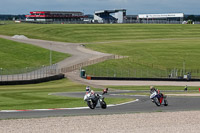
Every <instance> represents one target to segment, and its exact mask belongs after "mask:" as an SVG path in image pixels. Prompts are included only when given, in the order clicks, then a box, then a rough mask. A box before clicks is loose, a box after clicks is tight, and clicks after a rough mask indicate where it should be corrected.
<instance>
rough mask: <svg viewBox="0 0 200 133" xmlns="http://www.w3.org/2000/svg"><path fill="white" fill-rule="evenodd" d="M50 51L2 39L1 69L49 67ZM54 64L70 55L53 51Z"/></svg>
mask: <svg viewBox="0 0 200 133" xmlns="http://www.w3.org/2000/svg"><path fill="white" fill-rule="evenodd" d="M49 55H50V51H49V50H47V49H44V48H40V47H37V46H33V45H29V44H24V43H19V42H14V41H10V40H6V39H2V38H0V57H1V58H0V62H1V64H0V68H3V69H19V68H26V67H38V66H42V65H49V58H50V57H49ZM52 55H53V56H52V63H56V62H59V61H61V60H64V59H65V58H67V57H69V56H70V55H69V54H64V53H59V52H55V51H52Z"/></svg>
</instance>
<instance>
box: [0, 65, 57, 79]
mask: <svg viewBox="0 0 200 133" xmlns="http://www.w3.org/2000/svg"><path fill="white" fill-rule="evenodd" d="M57 74H59V71H58V69H57V65H56V64H55V65H52V66H41V67H34V68H33V67H27V68H23V69H4V68H0V81H21V80H33V79H41V78H46V77H51V76H55V75H57Z"/></svg>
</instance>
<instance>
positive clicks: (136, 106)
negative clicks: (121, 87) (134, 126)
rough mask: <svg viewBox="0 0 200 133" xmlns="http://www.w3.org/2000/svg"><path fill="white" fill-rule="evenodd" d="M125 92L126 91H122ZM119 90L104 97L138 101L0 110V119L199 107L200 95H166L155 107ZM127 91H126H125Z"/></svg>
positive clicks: (146, 101)
mask: <svg viewBox="0 0 200 133" xmlns="http://www.w3.org/2000/svg"><path fill="white" fill-rule="evenodd" d="M124 92H126V91H124ZM124 92H123V91H121V92H109V94H106V95H105V101H106V97H118V98H119V97H120V98H135V99H139V101H136V102H132V103H128V104H124V105H119V106H113V107H108V108H107V109H101V108H96V109H94V110H92V109H89V108H86V109H65V110H51V111H22V112H21V111H20V112H1V113H0V119H13V118H17V119H18V118H38V117H58V116H79V115H80V116H81V115H107V114H126V113H138V112H174V111H191V110H199V109H200V103H199V101H200V97H172V96H169V97H167V100H168V103H169V105H168V106H160V107H157V106H156V105H155V104H154V103H152V102H151V100H150V99H149V96H133V95H131V96H125V95H119V94H120V93H124ZM126 93H127V92H126ZM53 95H60V96H70V97H83V96H84V92H77V93H56V94H53Z"/></svg>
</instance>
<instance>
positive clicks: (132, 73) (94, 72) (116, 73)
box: [84, 67, 200, 79]
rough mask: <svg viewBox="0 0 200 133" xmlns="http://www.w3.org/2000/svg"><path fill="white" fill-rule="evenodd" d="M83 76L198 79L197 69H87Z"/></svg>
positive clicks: (199, 76)
mask: <svg viewBox="0 0 200 133" xmlns="http://www.w3.org/2000/svg"><path fill="white" fill-rule="evenodd" d="M84 70H85V74H86V75H87V76H91V77H119V78H173V79H200V70H199V69H193V70H188V69H167V70H161V69H153V68H149V69H147V68H146V69H134V68H133V69H112V68H98V67H96V68H87V67H84Z"/></svg>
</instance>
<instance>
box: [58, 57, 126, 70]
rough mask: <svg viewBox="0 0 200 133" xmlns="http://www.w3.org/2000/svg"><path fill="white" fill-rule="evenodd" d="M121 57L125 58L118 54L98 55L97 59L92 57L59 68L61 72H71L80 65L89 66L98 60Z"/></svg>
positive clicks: (80, 66)
mask: <svg viewBox="0 0 200 133" xmlns="http://www.w3.org/2000/svg"><path fill="white" fill-rule="evenodd" d="M121 58H126V57H125V56H119V55H109V56H104V57H100V58H97V59H92V60H88V61H85V62H82V63H79V64H76V65H73V66H70V67H65V68H62V69H61V73H67V72H72V71H74V70H80V69H81V68H82V67H84V66H89V65H92V64H96V63H99V62H103V61H106V60H111V59H121Z"/></svg>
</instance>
